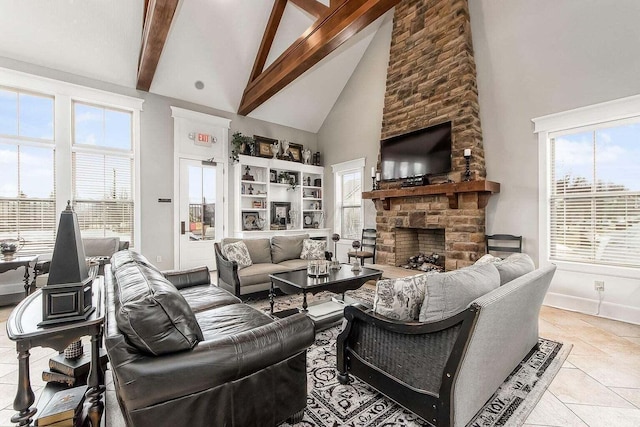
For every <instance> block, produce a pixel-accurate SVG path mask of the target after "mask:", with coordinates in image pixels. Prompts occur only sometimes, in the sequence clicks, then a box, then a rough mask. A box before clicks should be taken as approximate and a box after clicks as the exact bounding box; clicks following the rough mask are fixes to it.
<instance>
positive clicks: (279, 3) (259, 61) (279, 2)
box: [249, 0, 288, 82]
mask: <svg viewBox="0 0 640 427" xmlns="http://www.w3.org/2000/svg"><path fill="white" fill-rule="evenodd" d="M287 1H288V0H275V1H274V3H273V9H271V15H270V16H269V21H268V22H267V27H266V28H265V30H264V34H263V35H262V42H260V48H259V49H258V55H256V60H255V61H254V63H253V70H251V76H250V77H249V81H250V82H252V81H254V80H255V79H256V77H258V76H259V75H260V73H262V70H263V69H264V64H265V63H266V62H267V56H269V51H270V50H271V45H272V44H273V39H274V38H275V37H276V32H277V31H278V26H279V25H280V20H281V19H282V14H283V13H284V8H285V7H286V6H287Z"/></svg>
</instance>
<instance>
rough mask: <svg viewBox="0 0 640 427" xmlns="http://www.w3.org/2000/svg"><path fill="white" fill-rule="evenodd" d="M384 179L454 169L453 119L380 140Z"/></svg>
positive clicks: (434, 173)
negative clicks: (452, 156) (452, 157)
mask: <svg viewBox="0 0 640 427" xmlns="http://www.w3.org/2000/svg"><path fill="white" fill-rule="evenodd" d="M380 160H381V162H382V171H381V178H382V180H383V181H390V180H396V179H403V178H410V177H416V176H425V175H437V174H442V173H447V172H450V171H451V122H446V123H441V124H439V125H435V126H430V127H428V128H424V129H419V130H416V131H413V132H410V133H406V134H404V135H398V136H393V137H391V138H388V139H383V140H382V141H381V142H380Z"/></svg>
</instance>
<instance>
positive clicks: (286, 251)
mask: <svg viewBox="0 0 640 427" xmlns="http://www.w3.org/2000/svg"><path fill="white" fill-rule="evenodd" d="M308 238H309V235H308V234H300V235H296V236H273V237H272V238H271V261H272V262H274V263H276V264H278V263H280V262H282V261H286V260H288V259H296V258H297V259H300V254H301V253H302V242H303V241H304V239H308Z"/></svg>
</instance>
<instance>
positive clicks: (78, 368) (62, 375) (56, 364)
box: [42, 349, 108, 387]
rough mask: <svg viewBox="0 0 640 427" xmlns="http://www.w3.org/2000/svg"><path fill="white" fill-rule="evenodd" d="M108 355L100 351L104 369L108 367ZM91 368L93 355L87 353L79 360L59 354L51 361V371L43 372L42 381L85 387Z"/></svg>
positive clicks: (102, 350)
mask: <svg viewBox="0 0 640 427" xmlns="http://www.w3.org/2000/svg"><path fill="white" fill-rule="evenodd" d="M107 361H108V359H107V353H106V352H105V351H104V349H100V363H101V364H102V369H103V371H104V369H106V367H107ZM90 367H91V354H90V353H85V354H83V355H82V356H80V357H78V358H77V359H67V358H65V357H64V354H58V355H56V356H54V357H52V358H51V359H49V369H48V370H45V371H43V372H42V380H43V381H46V382H57V383H61V384H65V385H67V386H68V387H74V386H78V385H84V384H86V383H87V375H88V374H89V368H90Z"/></svg>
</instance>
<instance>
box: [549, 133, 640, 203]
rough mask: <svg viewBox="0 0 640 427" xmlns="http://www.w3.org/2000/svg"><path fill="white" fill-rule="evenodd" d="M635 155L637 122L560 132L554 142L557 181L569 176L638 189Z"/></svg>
mask: <svg viewBox="0 0 640 427" xmlns="http://www.w3.org/2000/svg"><path fill="white" fill-rule="evenodd" d="M594 139H595V140H594ZM638 158H640V123H634V124H629V125H623V126H616V127H611V128H605V129H599V130H597V131H595V132H581V133H576V134H571V135H563V136H561V137H558V138H557V139H556V141H555V171H556V180H560V179H562V178H563V177H565V176H569V177H571V179H572V180H575V179H576V178H584V179H586V181H587V183H588V184H589V185H593V184H594V183H596V184H597V183H602V184H617V185H623V186H624V187H626V189H627V190H629V191H640V172H639V169H640V168H638V167H637V162H638V160H637V159H638Z"/></svg>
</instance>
